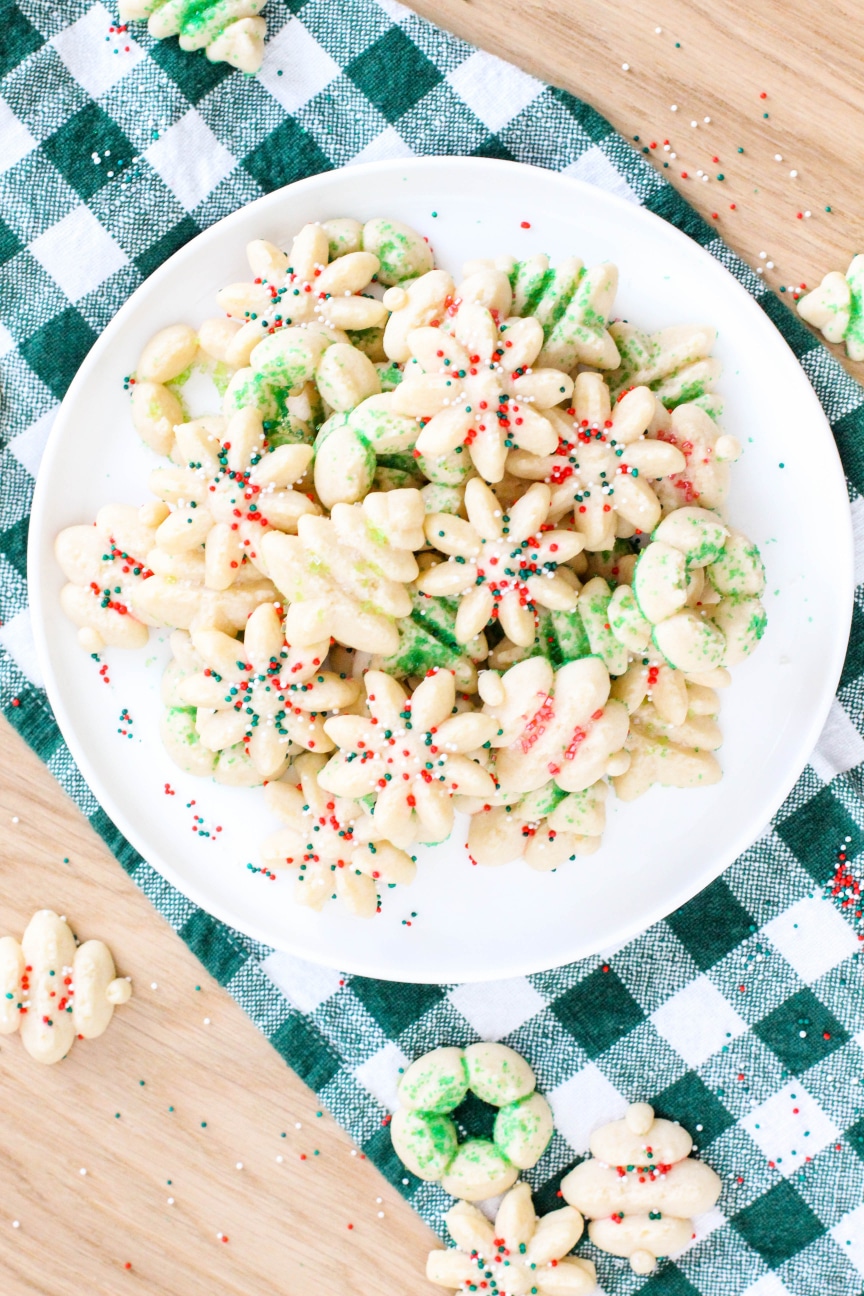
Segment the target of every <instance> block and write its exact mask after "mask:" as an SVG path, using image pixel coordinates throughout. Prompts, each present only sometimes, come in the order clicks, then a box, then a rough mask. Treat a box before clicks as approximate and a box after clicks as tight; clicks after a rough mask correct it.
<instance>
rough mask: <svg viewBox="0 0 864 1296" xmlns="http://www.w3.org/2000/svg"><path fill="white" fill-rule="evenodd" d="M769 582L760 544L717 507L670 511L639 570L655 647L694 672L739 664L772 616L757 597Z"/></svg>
mask: <svg viewBox="0 0 864 1296" xmlns="http://www.w3.org/2000/svg"><path fill="white" fill-rule="evenodd" d="M706 568H707V574H706V572H705V570H704V569H706ZM715 579H716V580H717V581H718V582H719V584H720V586H721V590H718V589H717V587H716V585H714V580H715ZM764 587H765V573H764V568H763V566H762V560H761V558H760V556H759V551H758V549H757V548H756V546H755V545H754V544H752V543H751V542H750V541H749V540H747V538H746V537H745V536H742V535H740V533H738V532H735V533H734V534H731V533H730V531H729V528H728V527H727V526H726V525H725V524H724V523H723V522H722V521H721V519H720V517H719V516H718V515H717V514H716V513H714V512H711V511H710V510H709V509H705V508H694V507H690V506H688V507H685V508H679V509H676V510H675V511H674V512H672V513H669V514H667V515H666V517H665V518H664V519H663V521H662V522H661V523H660V525H659V526H658V527H657V529H656V531H655V532H654V538H653V539H652V541H651V543H650V544H649V545H647V546H646V548H645V549H643V550H642V552H641V553H640V555H639V559H638V561H637V563H636V567H635V569H634V573H633V594H634V595H635V603H636V605H637V608H638V612H639V613H641V615H642V617H643V618H644V620H645V622H647V623H650V625H651V639H652V641H653V643H654V646H655V648H657V649H658V651H659V652H660V653H662V655H663V658H664V660H665V661H667V662H668V663H669V665H670V666H672V667H674V668H676V669H678V670H681V671H684V672H685V673H686V674H691V675H692V674H701V673H704V672H706V671H711V670H714V669H716V668H717V667H718V666H725V667H728V666H734V665H735V664H737V663H738V662H740V661H743V660H744V658H745V657H748V656H749V655H750V653H752V652H753V650H754V648H755V647H756V645H757V643H758V642H759V640H760V639H761V638H762V635H763V634H764V633H765V626H766V622H767V618H766V615H765V609H764V608H763V606H762V604H761V603H760V601H759V597H758V596H759V595H760V594H761V593H762V591H763V589H764ZM727 591H728V592H727ZM721 595H722V596H721Z"/></svg>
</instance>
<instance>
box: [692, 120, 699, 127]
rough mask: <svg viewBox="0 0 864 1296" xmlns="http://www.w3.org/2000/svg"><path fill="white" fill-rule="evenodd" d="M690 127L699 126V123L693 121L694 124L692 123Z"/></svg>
mask: <svg viewBox="0 0 864 1296" xmlns="http://www.w3.org/2000/svg"><path fill="white" fill-rule="evenodd" d="M690 125H691V126H698V125H699V123H698V122H697V121H692V122H691V123H690Z"/></svg>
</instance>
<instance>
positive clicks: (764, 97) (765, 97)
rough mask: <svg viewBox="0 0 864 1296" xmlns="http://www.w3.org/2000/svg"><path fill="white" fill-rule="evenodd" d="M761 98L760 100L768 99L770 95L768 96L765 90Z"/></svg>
mask: <svg viewBox="0 0 864 1296" xmlns="http://www.w3.org/2000/svg"><path fill="white" fill-rule="evenodd" d="M759 98H760V99H767V98H768V95H767V94H766V92H765V91H764V90H763V91H762V93H761V94H760V96H759Z"/></svg>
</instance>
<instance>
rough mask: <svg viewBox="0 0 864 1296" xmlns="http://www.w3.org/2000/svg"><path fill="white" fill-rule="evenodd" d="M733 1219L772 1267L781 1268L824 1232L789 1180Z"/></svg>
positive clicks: (742, 1235)
mask: <svg viewBox="0 0 864 1296" xmlns="http://www.w3.org/2000/svg"><path fill="white" fill-rule="evenodd" d="M730 1222H731V1224H732V1227H733V1228H734V1229H735V1231H736V1232H737V1233H738V1234H739V1235H740V1236H741V1237H742V1238H743V1239H744V1241H745V1242H746V1243H747V1244H748V1246H751V1247H752V1248H753V1250H754V1251H758V1253H759V1255H761V1257H762V1259H763V1260H764V1261H765V1263H766V1264H767V1265H768V1267H769V1269H778V1268H779V1267H780V1265H782V1264H784V1263H785V1261H787V1260H788V1259H789V1258H790V1257H791V1256H793V1255H795V1253H796V1252H797V1251H801V1250H802V1249H803V1248H804V1247H805V1246H808V1245H809V1244H810V1243H811V1242H815V1241H816V1239H817V1238H819V1237H821V1236H822V1233H823V1232H824V1230H823V1228H822V1224H821V1223H820V1221H819V1219H818V1218H817V1216H816V1215H814V1214H813V1212H812V1211H811V1209H810V1207H809V1206H808V1205H807V1204H806V1203H805V1202H803V1201H802V1200H801V1198H800V1197H799V1196H798V1194H797V1192H796V1191H795V1189H794V1188H793V1187H792V1185H791V1184H790V1183H789V1182H788V1180H786V1179H781V1180H780V1182H779V1183H777V1184H775V1185H774V1187H773V1188H772V1189H771V1190H770V1191H769V1192H767V1193H765V1194H764V1195H763V1196H762V1197H757V1199H756V1201H754V1202H753V1203H752V1205H750V1206H745V1207H744V1210H742V1211H739V1213H738V1214H737V1215H735V1216H734V1217H733V1219H732V1220H731V1221H730Z"/></svg>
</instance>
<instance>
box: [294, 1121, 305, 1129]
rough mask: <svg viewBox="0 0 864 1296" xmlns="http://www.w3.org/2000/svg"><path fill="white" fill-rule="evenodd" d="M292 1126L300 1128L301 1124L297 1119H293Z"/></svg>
mask: <svg viewBox="0 0 864 1296" xmlns="http://www.w3.org/2000/svg"><path fill="white" fill-rule="evenodd" d="M294 1128H295V1129H302V1128H303V1126H302V1125H301V1124H300V1122H299V1121H295V1122H294Z"/></svg>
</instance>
